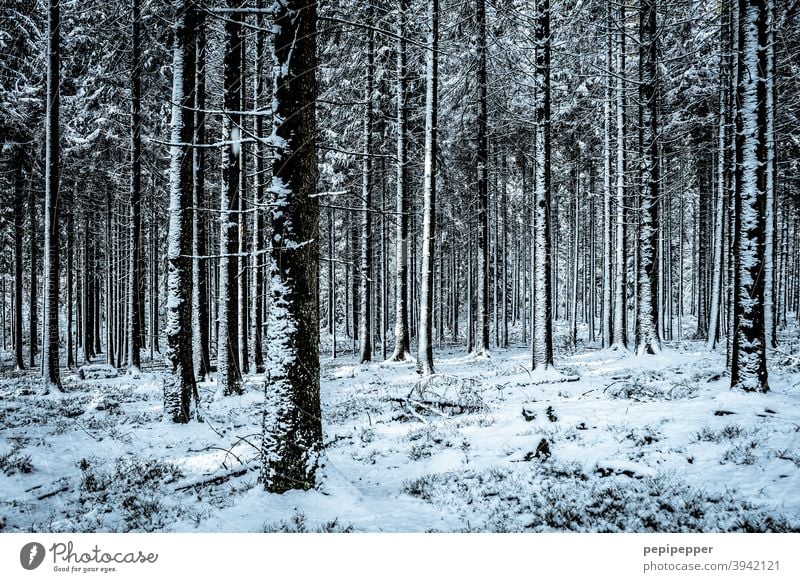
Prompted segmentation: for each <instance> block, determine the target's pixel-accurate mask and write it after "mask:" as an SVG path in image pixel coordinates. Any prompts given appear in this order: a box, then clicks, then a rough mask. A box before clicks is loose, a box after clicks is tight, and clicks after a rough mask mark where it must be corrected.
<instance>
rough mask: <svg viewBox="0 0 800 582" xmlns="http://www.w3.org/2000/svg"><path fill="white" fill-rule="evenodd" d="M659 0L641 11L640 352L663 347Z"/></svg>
mask: <svg viewBox="0 0 800 582" xmlns="http://www.w3.org/2000/svg"><path fill="white" fill-rule="evenodd" d="M655 3H656V0H642V2H641V5H640V12H639V42H640V51H641V53H640V54H641V55H642V58H643V63H642V66H641V68H640V70H641V73H642V78H641V79H640V81H639V106H640V107H641V108H642V121H643V123H642V128H641V130H642V132H643V133H642V138H643V139H642V152H641V153H642V156H643V160H642V161H643V169H644V172H645V176H644V178H645V179H646V183H645V182H644V180H643V183H642V191H641V195H640V197H639V200H640V202H639V245H638V251H639V261H638V277H637V279H638V281H637V297H638V299H637V306H638V309H637V311H636V313H637V318H636V353H637V354H640V355H641V354H656V353H658V352H660V351H661V340H660V338H659V325H658V315H659V314H658V263H659V257H658V231H659V215H658V208H659V195H660V194H659V186H660V183H661V182H660V176H659V170H660V164H659V144H658V89H657V88H658V60H657V56H658V46H657V37H656V34H657V29H656V5H655Z"/></svg>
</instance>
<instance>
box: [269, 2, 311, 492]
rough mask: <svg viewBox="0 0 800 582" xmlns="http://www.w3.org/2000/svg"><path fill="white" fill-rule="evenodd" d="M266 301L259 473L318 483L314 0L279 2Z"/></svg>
mask: <svg viewBox="0 0 800 582" xmlns="http://www.w3.org/2000/svg"><path fill="white" fill-rule="evenodd" d="M272 18H273V28H272V30H273V33H274V35H273V43H274V44H273V47H274V48H273V71H272V77H273V82H274V93H273V95H274V98H273V107H272V110H273V131H272V135H271V136H270V138H269V139H270V141H271V144H272V146H273V147H274V148H275V159H274V162H273V177H272V183H271V185H270V187H269V194H270V209H271V216H272V233H273V234H272V240H271V250H270V255H269V261H270V267H269V270H270V277H271V289H270V304H269V313H268V324H267V362H266V383H265V396H266V403H265V407H264V426H263V443H262V461H263V465H262V470H261V481H262V483H263V484H264V487H265V489H266V490H267V491H270V492H273V493H282V492H285V491H288V490H290V489H309V488H311V487H313V486H314V483H315V474H316V470H317V466H318V457H319V453H320V450H321V448H322V421H321V412H320V394H319V319H318V294H317V291H318V289H317V269H318V259H319V256H318V255H319V202H318V199H317V198H316V196H315V193H316V181H317V155H316V117H315V105H316V99H317V91H318V89H317V78H316V70H317V69H316V44H317V43H316V20H317V4H316V2H309V1H308V0H285V1H284V2H280V3H277V2H276V3H275V4H274V5H273V13H272Z"/></svg>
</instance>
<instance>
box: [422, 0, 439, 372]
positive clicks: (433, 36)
mask: <svg viewBox="0 0 800 582" xmlns="http://www.w3.org/2000/svg"><path fill="white" fill-rule="evenodd" d="M428 19H429V23H430V32H429V33H428V44H429V45H430V49H429V50H428V55H427V66H426V69H427V70H426V75H425V76H426V88H427V90H426V95H425V162H424V169H423V185H422V196H423V203H422V206H423V208H422V269H421V273H420V275H421V276H420V279H421V281H420V299H419V338H418V342H417V349H418V354H417V372H419V373H420V374H423V375H425V376H427V375H429V374H433V371H434V370H433V266H434V262H435V259H434V256H433V253H434V241H435V238H436V232H435V227H436V224H435V221H436V155H437V133H438V127H437V123H438V121H437V118H438V101H439V86H438V85H439V77H438V72H439V71H438V69H439V56H438V50H439V0H429V3H428Z"/></svg>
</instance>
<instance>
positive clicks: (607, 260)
mask: <svg viewBox="0 0 800 582" xmlns="http://www.w3.org/2000/svg"><path fill="white" fill-rule="evenodd" d="M607 12H608V14H607V25H608V33H607V35H606V36H607V38H606V68H607V69H608V75H607V77H606V88H605V99H604V101H603V301H602V306H601V328H602V334H603V347H604V348H609V347H611V338H612V336H613V330H614V327H613V324H614V320H613V309H612V308H613V306H612V303H611V302H612V285H613V282H612V280H611V275H612V264H613V263H612V261H613V260H614V258H613V255H612V253H611V249H612V238H611V237H612V235H613V224H614V223H613V220H612V216H611V196H612V192H611V158H612V152H611V97H612V95H611V82H612V79H613V71H612V67H613V66H614V65H613V49H612V42H611V38H612V35H611V30H612V29H611V25H612V22H613V21H612V17H611V7H610V6H609V7H608V8H607Z"/></svg>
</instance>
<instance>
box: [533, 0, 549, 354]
mask: <svg viewBox="0 0 800 582" xmlns="http://www.w3.org/2000/svg"><path fill="white" fill-rule="evenodd" d="M536 12H537V18H536V27H535V39H536V81H537V88H538V91H537V96H536V112H535V114H536V143H535V147H536V186H535V188H536V193H535V202H534V204H535V206H534V227H535V235H534V236H535V239H534V245H535V254H536V270H535V275H534V276H535V278H536V281H535V284H534V301H533V304H534V310H535V311H534V319H535V323H534V336H533V367H534V369H540V368H541V369H547V368H548V367H551V366H553V310H552V305H553V292H552V248H551V244H552V243H551V235H550V219H551V216H550V208H549V206H550V199H551V192H550V0H537V1H536Z"/></svg>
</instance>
